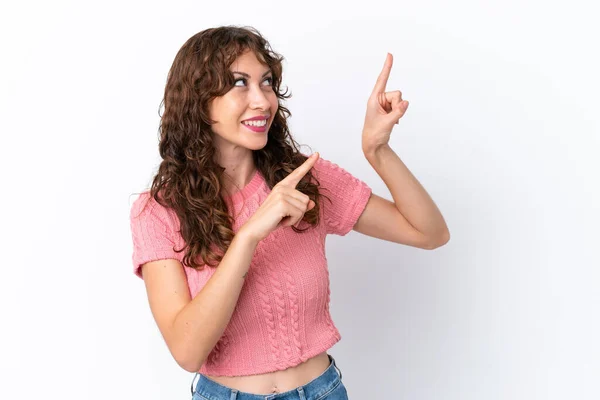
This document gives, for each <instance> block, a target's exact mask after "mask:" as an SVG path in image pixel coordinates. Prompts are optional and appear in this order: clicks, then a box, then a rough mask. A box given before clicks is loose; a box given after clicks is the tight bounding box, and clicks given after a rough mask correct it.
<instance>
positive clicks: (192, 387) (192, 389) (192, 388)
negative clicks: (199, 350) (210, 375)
mask: <svg viewBox="0 0 600 400" xmlns="http://www.w3.org/2000/svg"><path fill="white" fill-rule="evenodd" d="M197 376H198V372H196V374H195V375H194V377H193V378H192V385H191V388H190V390H191V391H192V396H194V380H195V379H196V377H197Z"/></svg>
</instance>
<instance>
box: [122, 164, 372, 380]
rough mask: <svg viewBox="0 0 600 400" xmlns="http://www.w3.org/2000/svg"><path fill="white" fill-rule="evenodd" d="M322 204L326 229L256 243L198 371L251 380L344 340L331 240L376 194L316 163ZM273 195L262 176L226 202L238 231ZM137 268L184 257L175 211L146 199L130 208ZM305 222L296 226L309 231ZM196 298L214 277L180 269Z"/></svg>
mask: <svg viewBox="0 0 600 400" xmlns="http://www.w3.org/2000/svg"><path fill="white" fill-rule="evenodd" d="M312 171H313V174H314V175H315V176H316V178H317V179H318V180H319V183H320V185H321V186H320V188H319V190H320V191H321V193H323V194H324V195H325V196H327V197H329V198H330V199H331V203H330V202H329V201H328V200H327V199H326V198H322V200H321V209H320V216H321V223H320V224H319V225H318V226H317V227H315V228H310V229H308V230H307V231H305V232H303V233H296V232H294V231H293V230H292V228H291V227H281V228H279V229H276V230H275V231H273V232H271V234H269V236H267V237H266V238H265V239H263V240H262V241H260V242H259V244H258V246H257V248H256V251H255V253H254V256H253V258H252V261H251V264H250V267H249V270H248V274H247V275H246V278H245V282H244V286H243V287H242V290H241V292H240V296H239V299H238V302H237V304H236V307H235V309H234V312H233V315H232V317H231V319H230V321H229V323H228V325H227V327H226V328H225V331H224V333H223V335H222V336H221V338H220V339H219V341H218V342H217V344H216V345H215V346H214V348H213V349H212V351H211V352H210V354H209V355H208V357H207V359H206V361H205V362H204V364H203V365H202V366H201V368H200V370H199V371H198V372H200V373H202V374H205V375H214V376H242V375H254V374H261V373H267V372H273V371H278V370H284V369H287V368H290V367H293V366H296V365H298V364H300V363H302V362H305V361H306V360H308V359H310V358H311V357H314V356H316V355H317V354H319V353H321V352H323V351H326V350H327V349H329V348H331V347H332V346H333V345H334V344H335V343H337V342H338V341H339V340H341V335H340V333H339V331H338V330H337V328H336V326H335V325H334V323H333V321H332V319H331V315H330V312H329V302H330V293H331V292H330V287H329V270H328V266H327V258H326V255H325V238H326V235H328V234H335V235H340V236H344V235H346V234H347V233H348V232H349V231H350V230H351V229H352V227H353V226H354V224H355V223H356V221H357V220H358V217H359V216H360V214H361V213H362V212H363V210H364V208H365V206H366V204H367V201H368V200H369V197H370V195H371V188H370V187H369V186H368V185H367V184H366V183H365V182H363V181H361V180H360V179H358V178H356V177H354V176H353V175H351V174H350V173H349V172H348V171H346V170H344V169H343V168H341V167H340V166H338V165H337V164H335V163H333V162H330V161H328V160H326V159H323V158H321V157H320V158H319V160H317V162H316V163H315V165H314V166H313V170H312ZM270 191H271V190H270V189H269V188H268V186H267V185H266V182H265V180H264V178H263V176H262V174H261V173H260V172H259V171H257V173H256V174H255V175H254V177H253V178H252V180H251V181H250V182H249V183H248V184H247V185H246V186H244V187H243V188H242V190H240V191H238V192H236V193H235V194H234V195H233V196H230V197H228V198H227V200H229V201H230V202H231V204H233V212H234V213H235V214H234V215H235V223H234V225H233V230H234V232H237V231H238V230H239V228H240V227H241V226H242V225H243V224H244V223H245V222H246V221H247V220H248V218H249V217H250V216H251V215H252V214H253V213H254V212H255V211H256V210H257V209H258V207H259V206H260V205H261V204H262V203H263V201H264V200H265V199H266V197H267V196H268V194H269V193H270ZM130 222H131V232H132V238H133V256H132V261H133V269H134V273H135V274H136V275H137V276H139V277H140V278H141V277H142V276H141V271H140V269H141V266H142V265H143V264H144V263H147V262H149V261H155V260H161V259H169V258H172V259H176V260H179V262H181V263H182V265H183V255H184V253H183V252H181V253H176V252H175V251H174V250H173V248H176V249H180V248H182V247H183V244H184V242H183V238H182V237H181V235H180V233H179V221H178V218H177V216H176V214H175V212H174V211H173V210H171V209H167V208H164V207H162V206H161V205H160V204H158V203H157V202H156V201H155V200H154V199H152V198H151V197H150V196H149V192H148V191H146V192H143V193H142V194H141V195H140V196H139V197H138V198H137V199H136V200H135V202H134V203H133V205H132V207H131V215H130ZM307 226H308V224H307V223H306V222H302V223H301V225H299V227H300V228H305V227H307ZM183 268H184V270H185V274H186V277H187V282H188V287H189V291H190V296H191V297H192V298H194V297H195V296H196V295H197V294H198V293H199V292H200V290H202V288H203V287H204V285H205V284H206V283H207V282H208V280H209V279H210V278H211V277H212V275H213V274H214V272H215V268H211V267H208V266H206V265H205V266H204V267H203V269H202V270H201V271H198V270H195V269H193V268H189V267H187V266H186V265H183Z"/></svg>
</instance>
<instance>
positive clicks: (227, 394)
mask: <svg viewBox="0 0 600 400" xmlns="http://www.w3.org/2000/svg"><path fill="white" fill-rule="evenodd" d="M328 356H329V361H330V364H329V367H327V369H326V370H325V372H323V373H322V374H321V375H319V376H318V377H316V378H315V379H313V380H312V381H310V382H309V383H307V384H306V385H302V386H298V387H297V388H296V389H292V390H290V391H287V392H283V393H273V394H253V393H247V392H242V391H240V390H237V389H233V388H229V387H227V386H223V385H221V384H220V383H217V382H215V381H213V380H212V379H210V378H207V377H206V376H204V375H202V374H200V373H198V372H196V375H194V379H192V388H191V389H192V400H321V399H323V400H348V392H347V391H346V387H345V386H344V384H343V383H342V371H340V369H339V368H338V367H337V365H336V364H335V360H334V358H333V357H332V356H331V355H329V354H328ZM197 375H200V379H198V383H196V388H195V389H194V380H195V379H196V376H197Z"/></svg>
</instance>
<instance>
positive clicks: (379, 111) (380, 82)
mask: <svg viewBox="0 0 600 400" xmlns="http://www.w3.org/2000/svg"><path fill="white" fill-rule="evenodd" d="M392 63H393V57H392V55H391V54H390V53H388V55H387V57H386V59H385V63H384V65H383V70H382V71H381V73H380V74H379V77H378V78H377V82H376V83H375V88H374V89H373V92H372V93H371V96H370V97H369V101H368V102H367V113H366V116H365V124H364V126H363V132H362V147H363V151H373V150H376V149H377V148H379V147H381V146H383V145H386V144H387V143H388V142H389V140H390V134H391V133H392V128H393V127H394V125H396V124H398V121H399V120H400V118H402V116H403V115H404V113H405V112H406V109H407V108H408V101H406V100H402V92H401V91H399V90H395V91H393V92H386V91H385V86H386V84H387V80H388V77H389V76H390V71H391V70H392Z"/></svg>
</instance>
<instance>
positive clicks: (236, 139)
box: [130, 26, 449, 400]
mask: <svg viewBox="0 0 600 400" xmlns="http://www.w3.org/2000/svg"><path fill="white" fill-rule="evenodd" d="M282 60H283V57H281V56H279V55H278V54H277V53H274V52H273V51H272V50H271V49H270V45H269V43H268V42H267V41H266V40H265V39H264V38H263V37H262V36H261V34H260V33H259V32H258V31H256V30H255V29H253V28H248V27H234V26H224V27H217V28H210V29H207V30H204V31H202V32H200V33H198V34H196V35H194V36H192V37H191V38H190V39H189V40H188V41H187V42H186V43H185V44H184V45H183V47H182V48H181V49H180V50H179V52H178V53H177V55H176V57H175V60H174V62H173V65H172V67H171V70H170V72H169V76H168V79H167V84H166V88H165V94H164V107H165V109H164V114H163V115H162V118H161V124H160V143H159V152H160V155H161V158H162V162H161V164H160V166H159V169H158V172H157V174H156V176H155V177H154V179H153V182H152V186H151V188H150V189H149V190H148V191H146V192H143V193H141V195H140V196H139V197H138V198H137V199H136V201H135V202H134V204H133V205H132V207H131V215H130V218H131V230H132V238H133V245H134V246H133V257H132V258H133V266H134V272H135V273H136V274H137V275H138V276H139V277H140V278H143V280H144V283H145V286H146V290H147V294H148V300H149V305H150V309H151V311H152V315H153V317H154V319H155V320H156V323H157V325H158V327H159V329H160V332H161V334H162V336H163V338H164V340H165V342H166V344H167V346H168V348H169V350H170V352H171V354H172V355H173V357H174V359H175V360H176V361H177V363H178V364H179V365H180V366H181V367H182V368H184V369H185V370H187V371H190V372H195V373H196V375H195V376H194V379H195V378H196V377H197V376H198V375H199V379H198V381H197V384H196V385H195V386H194V381H192V394H193V398H194V399H227V400H229V399H241V400H258V399H289V400H291V399H302V400H317V399H328V400H335V399H347V398H348V397H347V392H346V388H345V386H344V384H343V383H342V373H341V371H340V370H339V368H337V366H336V364H335V360H334V359H333V357H331V355H329V354H328V353H327V350H328V349H329V348H331V347H332V346H333V345H334V344H335V343H337V342H338V341H339V340H340V339H341V335H340V333H339V332H338V330H337V328H336V327H335V325H334V323H333V321H332V319H331V316H330V313H329V296H330V290H329V273H328V268H327V259H326V256H325V237H326V235H328V234H336V235H342V236H343V235H346V234H347V233H348V232H349V231H350V230H351V229H354V230H355V231H357V232H361V233H363V234H366V235H370V236H373V237H377V238H381V239H383V240H388V241H394V242H396V243H403V244H407V245H411V246H416V247H419V248H423V249H433V248H435V247H438V246H441V245H442V244H444V243H446V242H447V241H448V239H449V234H448V230H447V227H446V225H445V223H444V219H443V217H442V216H441V214H440V212H439V210H438V209H437V207H436V206H435V204H434V203H433V201H432V200H431V198H429V196H428V195H427V193H426V192H425V190H424V189H423V188H422V187H421V185H420V184H419V183H418V181H417V180H416V179H415V178H414V177H413V176H412V174H411V173H410V172H409V171H408V169H407V168H406V167H405V166H404V164H403V163H402V162H401V161H400V159H399V158H398V156H397V155H396V154H395V153H394V152H393V151H392V150H391V149H390V148H389V146H388V145H387V141H388V139H389V135H390V132H391V130H392V128H393V125H394V124H396V123H397V122H398V120H399V119H400V118H401V117H402V115H403V114H404V112H405V111H406V107H407V105H408V103H407V102H406V101H403V100H402V98H401V93H400V92H398V91H397V92H387V93H386V92H385V91H384V90H385V82H386V81H387V76H388V75H389V71H390V69H391V55H390V57H388V59H386V63H385V66H384V70H383V72H382V73H381V75H380V77H379V79H378V81H377V84H376V87H375V90H374V92H373V95H372V96H371V98H370V99H369V104H368V107H367V115H366V118H365V125H364V127H363V133H362V149H363V152H364V154H365V157H367V159H368V161H369V163H370V164H371V165H372V166H373V167H374V168H375V170H376V171H377V172H378V174H379V175H380V176H381V178H382V179H383V180H384V181H385V183H386V185H387V187H388V188H389V189H390V191H391V193H392V196H393V198H394V200H395V202H391V201H388V200H385V199H383V198H381V197H379V196H377V195H375V194H373V193H372V191H371V189H370V187H369V186H368V185H367V184H366V183H365V182H363V181H361V180H359V179H358V178H356V177H354V176H352V175H351V174H350V173H348V172H347V171H346V170H344V169H343V168H341V167H339V166H338V165H337V164H335V163H333V162H331V161H328V160H326V159H324V158H321V157H320V156H319V154H318V153H315V154H313V155H312V156H311V157H307V156H306V155H305V154H303V153H301V152H300V151H299V150H298V147H297V143H296V142H295V141H294V139H293V138H292V137H291V135H290V132H289V130H288V126H287V118H288V117H289V116H290V115H291V113H290V112H289V110H288V109H286V108H285V107H284V106H282V105H281V104H280V100H282V99H285V98H288V97H289V96H286V93H280V91H279V88H280V83H281V77H282V64H281V61H282Z"/></svg>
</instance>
